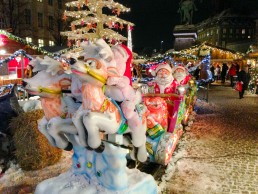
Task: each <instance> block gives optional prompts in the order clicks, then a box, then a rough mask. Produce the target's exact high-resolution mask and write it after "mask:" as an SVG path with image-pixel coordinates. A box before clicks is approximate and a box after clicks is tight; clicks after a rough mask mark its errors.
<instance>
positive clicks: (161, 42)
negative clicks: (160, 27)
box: [160, 40, 164, 52]
mask: <svg viewBox="0 0 258 194" xmlns="http://www.w3.org/2000/svg"><path fill="white" fill-rule="evenodd" d="M163 42H164V41H163V40H162V41H160V52H162V50H163V49H162V44H163Z"/></svg>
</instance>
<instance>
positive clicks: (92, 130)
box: [83, 112, 120, 149]
mask: <svg viewBox="0 0 258 194" xmlns="http://www.w3.org/2000/svg"><path fill="white" fill-rule="evenodd" d="M83 123H84V126H85V127H86V130H87V133H88V141H87V142H88V145H89V146H90V147H91V148H93V149H96V148H98V147H99V146H100V145H101V138H100V134H99V131H104V132H105V133H106V134H114V133H116V131H117V129H118V127H119V125H120V123H117V121H116V116H115V114H114V113H98V112H89V113H88V114H87V115H84V116H83Z"/></svg>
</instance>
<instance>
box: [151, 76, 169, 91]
mask: <svg viewBox="0 0 258 194" xmlns="http://www.w3.org/2000/svg"><path fill="white" fill-rule="evenodd" d="M173 79H174V78H173V76H172V75H169V76H168V77H156V78H155V80H156V83H157V84H158V86H159V89H160V93H164V90H165V89H166V88H167V87H168V86H170V84H171V83H172V82H173Z"/></svg>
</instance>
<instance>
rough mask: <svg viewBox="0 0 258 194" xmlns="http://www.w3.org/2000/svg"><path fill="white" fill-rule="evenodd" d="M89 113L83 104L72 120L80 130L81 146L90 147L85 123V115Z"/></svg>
mask: <svg viewBox="0 0 258 194" xmlns="http://www.w3.org/2000/svg"><path fill="white" fill-rule="evenodd" d="M85 114H88V113H87V111H85V110H83V107H82V106H81V107H80V108H79V109H78V110H77V112H76V113H75V114H74V115H73V118H72V121H73V124H74V125H75V127H76V128H77V131H78V137H79V142H80V145H81V146H84V147H88V144H87V141H86V140H87V136H88V135H87V130H86V128H85V126H84V124H83V116H84V115H85Z"/></svg>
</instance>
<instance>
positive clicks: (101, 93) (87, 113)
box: [72, 39, 147, 162]
mask: <svg viewBox="0 0 258 194" xmlns="http://www.w3.org/2000/svg"><path fill="white" fill-rule="evenodd" d="M83 47H84V49H85V52H86V53H90V54H91V56H94V58H92V57H90V55H89V54H86V55H84V61H80V60H78V61H76V63H75V64H73V65H72V72H73V73H74V74H75V75H76V76H78V78H79V79H80V80H81V81H82V89H81V90H82V106H81V107H80V108H79V110H78V111H77V113H76V114H75V115H74V117H73V122H74V124H75V126H76V127H77V130H78V136H79V141H80V144H82V145H84V146H87V145H88V146H90V147H91V148H93V149H96V148H98V147H99V146H100V145H101V138H100V134H99V133H100V132H104V134H124V133H130V134H131V136H132V139H131V142H132V144H133V146H134V147H136V148H138V152H137V159H138V160H139V161H142V162H143V161H145V160H146V159H147V153H146V146H145V143H146V135H145V133H146V119H145V115H144V114H143V115H142V120H141V123H140V125H139V127H138V129H137V130H132V129H130V127H128V125H127V124H126V119H125V118H124V115H123V112H122V111H121V109H120V107H119V106H118V105H117V104H116V103H115V102H114V100H112V99H111V98H109V97H107V96H106V95H105V90H108V91H109V92H108V93H109V94H110V93H112V91H113V92H115V93H116V94H117V96H116V98H117V99H123V98H124V96H123V94H122V92H121V91H120V89H119V88H117V87H115V86H109V85H105V84H106V81H107V79H108V77H109V75H110V71H113V70H114V68H116V62H115V61H114V56H113V52H112V50H111V48H110V47H109V46H108V45H107V44H106V43H105V42H104V41H103V40H102V39H100V40H98V41H96V43H95V44H93V43H90V42H87V43H86V44H84V46H83ZM124 110H125V108H124ZM80 118H82V122H83V125H84V127H83V126H81V120H80Z"/></svg>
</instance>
